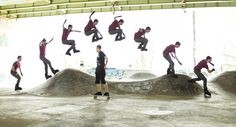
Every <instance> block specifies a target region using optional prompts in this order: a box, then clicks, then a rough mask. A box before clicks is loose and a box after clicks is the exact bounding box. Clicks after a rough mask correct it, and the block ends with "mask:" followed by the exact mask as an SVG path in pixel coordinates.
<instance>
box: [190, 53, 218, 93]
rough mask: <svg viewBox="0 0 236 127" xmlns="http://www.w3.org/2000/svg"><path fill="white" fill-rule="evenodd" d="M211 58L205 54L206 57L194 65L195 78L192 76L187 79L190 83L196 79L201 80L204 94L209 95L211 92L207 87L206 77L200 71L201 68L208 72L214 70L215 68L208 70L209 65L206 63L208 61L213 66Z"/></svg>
mask: <svg viewBox="0 0 236 127" xmlns="http://www.w3.org/2000/svg"><path fill="white" fill-rule="evenodd" d="M211 61H212V58H211V57H210V56H207V57H206V59H203V60H202V61H200V62H199V63H198V64H197V65H196V66H195V67H194V73H195V74H196V75H197V78H193V79H191V80H189V82H190V83H194V82H196V81H200V80H203V88H204V96H205V97H206V96H211V93H210V92H209V91H208V89H207V79H206V77H205V76H204V75H203V74H202V73H201V70H202V68H206V69H207V71H208V72H209V73H211V72H213V71H215V69H212V70H209V67H208V65H207V63H210V64H211V65H213V66H214V64H212V63H211Z"/></svg>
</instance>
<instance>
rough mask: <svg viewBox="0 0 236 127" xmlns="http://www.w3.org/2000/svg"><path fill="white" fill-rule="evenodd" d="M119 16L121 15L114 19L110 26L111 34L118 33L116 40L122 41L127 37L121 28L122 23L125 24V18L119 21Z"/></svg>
mask: <svg viewBox="0 0 236 127" xmlns="http://www.w3.org/2000/svg"><path fill="white" fill-rule="evenodd" d="M118 17H121V16H116V17H115V18H114V21H113V22H112V24H111V25H110V26H109V31H108V32H109V34H111V35H114V34H116V38H115V41H121V40H123V39H125V34H124V33H123V30H122V29H121V28H120V26H121V25H123V23H124V20H123V19H120V20H119V21H118V20H117V19H116V18H118Z"/></svg>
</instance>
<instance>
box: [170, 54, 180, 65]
mask: <svg viewBox="0 0 236 127" xmlns="http://www.w3.org/2000/svg"><path fill="white" fill-rule="evenodd" d="M172 55H173V54H172ZM173 58H175V59H176V60H177V62H178V63H179V64H180V65H182V63H181V62H180V61H179V59H178V57H177V56H176V53H174V57H173Z"/></svg>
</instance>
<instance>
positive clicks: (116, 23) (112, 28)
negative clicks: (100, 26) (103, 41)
mask: <svg viewBox="0 0 236 127" xmlns="http://www.w3.org/2000/svg"><path fill="white" fill-rule="evenodd" d="M116 27H120V25H119V22H118V21H117V20H115V21H113V22H112V24H111V25H110V26H109V31H112V30H115V29H116Z"/></svg>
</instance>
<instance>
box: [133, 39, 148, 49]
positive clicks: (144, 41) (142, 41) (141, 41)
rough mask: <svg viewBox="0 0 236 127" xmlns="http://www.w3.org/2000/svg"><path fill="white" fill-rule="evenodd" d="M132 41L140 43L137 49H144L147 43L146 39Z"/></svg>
mask: <svg viewBox="0 0 236 127" xmlns="http://www.w3.org/2000/svg"><path fill="white" fill-rule="evenodd" d="M134 41H136V42H138V43H140V45H139V47H143V48H146V46H147V43H148V39H146V38H135V39H134Z"/></svg>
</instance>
